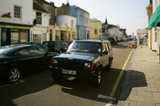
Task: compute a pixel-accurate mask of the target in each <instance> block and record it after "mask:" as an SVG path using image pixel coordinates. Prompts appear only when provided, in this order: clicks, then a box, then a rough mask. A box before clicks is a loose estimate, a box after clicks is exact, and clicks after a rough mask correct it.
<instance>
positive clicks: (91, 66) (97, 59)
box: [50, 40, 113, 86]
mask: <svg viewBox="0 0 160 106" xmlns="http://www.w3.org/2000/svg"><path fill="white" fill-rule="evenodd" d="M112 60H113V53H112V47H111V44H110V42H109V41H108V40H103V41H101V40H76V41H73V42H72V44H71V45H70V46H69V49H68V50H67V52H65V53H62V54H60V55H58V56H55V57H53V58H52V60H51V65H50V71H51V72H52V76H53V79H54V80H55V81H57V80H59V79H61V78H62V77H63V76H75V77H77V76H79V77H80V76H81V77H83V76H86V77H89V78H93V81H94V83H95V85H97V86H99V85H100V83H101V74H102V70H110V68H111V65H112Z"/></svg>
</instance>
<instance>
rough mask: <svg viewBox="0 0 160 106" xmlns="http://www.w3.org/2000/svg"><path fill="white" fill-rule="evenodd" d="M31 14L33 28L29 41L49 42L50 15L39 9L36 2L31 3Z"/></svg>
mask: <svg viewBox="0 0 160 106" xmlns="http://www.w3.org/2000/svg"><path fill="white" fill-rule="evenodd" d="M32 13H33V17H32V19H33V20H34V26H33V27H32V28H31V33H32V34H31V37H30V41H33V42H39V43H42V42H43V41H49V40H51V37H50V30H49V20H50V14H49V13H47V12H46V11H45V10H44V9H43V8H42V7H40V5H39V4H38V3H37V2H36V1H34V2H33V11H32Z"/></svg>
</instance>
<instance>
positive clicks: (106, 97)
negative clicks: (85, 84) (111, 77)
mask: <svg viewBox="0 0 160 106" xmlns="http://www.w3.org/2000/svg"><path fill="white" fill-rule="evenodd" d="M97 98H101V99H107V100H110V101H115V100H116V98H114V97H111V96H105V95H101V94H98V95H97Z"/></svg>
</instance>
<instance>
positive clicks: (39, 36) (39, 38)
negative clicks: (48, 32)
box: [33, 34, 41, 43]
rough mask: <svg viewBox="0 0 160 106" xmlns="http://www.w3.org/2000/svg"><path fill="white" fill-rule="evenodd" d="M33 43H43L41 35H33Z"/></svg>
mask: <svg viewBox="0 0 160 106" xmlns="http://www.w3.org/2000/svg"><path fill="white" fill-rule="evenodd" d="M33 42H39V43H41V35H38V34H33Z"/></svg>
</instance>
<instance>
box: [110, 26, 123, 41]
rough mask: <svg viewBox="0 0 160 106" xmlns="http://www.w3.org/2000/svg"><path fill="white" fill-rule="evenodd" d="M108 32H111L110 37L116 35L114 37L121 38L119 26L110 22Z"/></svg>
mask: <svg viewBox="0 0 160 106" xmlns="http://www.w3.org/2000/svg"><path fill="white" fill-rule="evenodd" d="M108 34H109V37H114V38H117V40H120V38H119V34H120V31H119V27H118V26H115V25H111V24H109V25H108Z"/></svg>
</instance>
